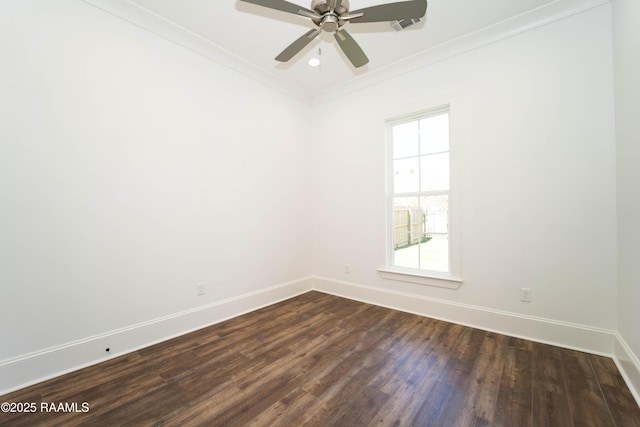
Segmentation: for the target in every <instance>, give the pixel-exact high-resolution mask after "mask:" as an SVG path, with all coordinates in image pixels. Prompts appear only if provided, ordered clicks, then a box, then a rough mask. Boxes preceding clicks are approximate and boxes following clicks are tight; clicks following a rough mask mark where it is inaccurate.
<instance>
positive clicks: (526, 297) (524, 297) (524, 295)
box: [520, 288, 531, 302]
mask: <svg viewBox="0 0 640 427" xmlns="http://www.w3.org/2000/svg"><path fill="white" fill-rule="evenodd" d="M520 301H522V302H531V289H528V288H522V289H520Z"/></svg>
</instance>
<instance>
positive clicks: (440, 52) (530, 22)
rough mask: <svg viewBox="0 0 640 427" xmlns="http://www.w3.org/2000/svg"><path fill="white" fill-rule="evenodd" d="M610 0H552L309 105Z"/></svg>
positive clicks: (348, 83) (337, 88)
mask: <svg viewBox="0 0 640 427" xmlns="http://www.w3.org/2000/svg"><path fill="white" fill-rule="evenodd" d="M610 2H611V0H555V1H552V2H550V3H547V4H545V5H544V6H540V7H538V8H536V9H532V10H530V11H528V12H525V13H523V14H520V15H517V16H514V17H512V18H509V19H506V20H503V21H500V22H497V23H495V24H493V25H490V26H487V27H484V28H481V29H479V30H477V31H474V32H472V33H468V34H465V35H464V36H462V37H458V38H456V39H453V40H450V41H448V42H446V43H442V44H439V45H436V46H433V47H431V48H429V49H426V50H424V51H422V52H419V53H417V54H415V55H412V56H410V57H407V58H404V59H402V60H400V61H396V62H394V63H392V64H389V65H387V66H384V67H380V68H376V69H374V70H370V71H369V72H367V73H366V74H363V75H360V76H357V77H354V78H353V79H351V80H349V81H346V82H343V83H340V84H338V85H335V86H332V87H330V88H327V89H325V90H323V91H319V92H316V93H313V94H312V101H311V103H312V105H318V104H322V103H324V102H327V101H330V100H332V99H336V98H339V97H342V96H345V95H348V94H350V93H352V92H356V91H359V90H362V89H365V88H367V87H370V86H374V85H376V84H379V83H382V82H384V81H387V80H391V79H393V78H396V77H398V76H401V75H403V74H406V73H410V72H412V71H416V70H419V69H421V68H424V67H427V66H429V65H432V64H435V63H438V62H441V61H445V60H447V59H449V58H452V57H455V56H458V55H461V54H464V53H466V52H470V51H473V50H475V49H479V48H481V47H483V46H486V45H489V44H492V43H496V42H498V41H501V40H504V39H508V38H510V37H514V36H517V35H519V34H522V33H525V32H527V31H531V30H535V29H537V28H539V27H542V26H545V25H548V24H551V23H553V22H556V21H560V20H563V19H566V18H569V17H571V16H574V15H577V14H580V13H583V12H586V11H589V10H591V9H594V8H597V7H601V6H603V5H607V4H609V3H610Z"/></svg>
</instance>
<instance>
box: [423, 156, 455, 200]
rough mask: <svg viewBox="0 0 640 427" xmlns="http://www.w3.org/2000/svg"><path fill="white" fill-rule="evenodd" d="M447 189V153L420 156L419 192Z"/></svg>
mask: <svg viewBox="0 0 640 427" xmlns="http://www.w3.org/2000/svg"><path fill="white" fill-rule="evenodd" d="M448 189H449V153H441V154H431V155H429V156H420V190H421V191H437V190H448Z"/></svg>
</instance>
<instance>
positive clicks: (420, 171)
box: [381, 107, 459, 287]
mask: <svg viewBox="0 0 640 427" xmlns="http://www.w3.org/2000/svg"><path fill="white" fill-rule="evenodd" d="M388 141H389V153H388V159H389V164H388V168H387V170H388V173H389V177H388V179H389V181H388V194H387V209H388V221H387V224H388V230H387V233H388V239H387V245H388V248H387V253H388V255H387V266H388V268H389V269H391V271H393V272H395V273H396V277H390V278H395V279H398V277H397V273H401V272H405V273H407V274H408V275H409V276H427V277H428V276H432V277H435V278H440V279H443V278H444V279H447V278H450V277H453V275H454V274H453V273H457V272H455V271H452V259H451V258H452V239H451V230H450V228H451V206H450V205H451V204H450V201H451V200H450V199H451V195H450V192H451V185H450V182H451V178H450V177H451V174H450V156H449V148H450V147H449V108H448V107H446V108H439V109H437V110H432V111H429V112H427V113H423V114H419V115H414V116H412V117H409V118H404V119H399V120H393V121H389V122H388ZM383 271H385V270H381V274H382V272H383ZM383 277H385V276H384V274H383ZM399 280H403V279H399ZM409 281H413V280H409ZM458 286H459V285H458ZM448 287H452V286H448ZM456 287H457V286H456Z"/></svg>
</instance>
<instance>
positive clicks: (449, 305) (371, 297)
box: [313, 276, 617, 357]
mask: <svg viewBox="0 0 640 427" xmlns="http://www.w3.org/2000/svg"><path fill="white" fill-rule="evenodd" d="M313 288H314V289H315V290H318V291H320V292H325V293H329V294H333V295H337V296H341V297H345V298H350V299H353V300H357V301H362V302H366V303H370V304H375V305H379V306H382V307H388V308H392V309H395V310H401V311H405V312H408V313H413V314H418V315H421V316H426V317H431V318H434V319H440V320H445V321H448V322H452V323H457V324H461V325H465V326H471V327H473V328H478V329H483V330H486V331H491V332H497V333H501V334H504V335H509V336H513V337H518V338H524V339H528V340H532V341H537V342H541V343H545V344H551V345H556V346H559V347H565V348H570V349H573V350H579V351H584V352H588V353H593V354H598V355H603V356H608V357H611V356H612V355H613V354H614V346H615V343H616V334H617V333H616V331H612V330H607V329H599V328H593V327H589V326H583V325H577V324H572V323H567V322H560V321H556V320H550V319H544V318H540V317H534V316H525V315H522V314H518V313H512V312H507V311H500V310H492V309H488V308H484V307H479V306H474V305H469V304H461V303H456V302H451V301H446V300H440V299H436V298H428V297H424V296H420V295H415V294H407V293H402V292H392V291H389V290H387V289H382V288H376V287H370V286H364V285H360V284H357V283H350V282H345V281H341V280H334V279H330V278H326V277H317V276H316V277H314V278H313Z"/></svg>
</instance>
